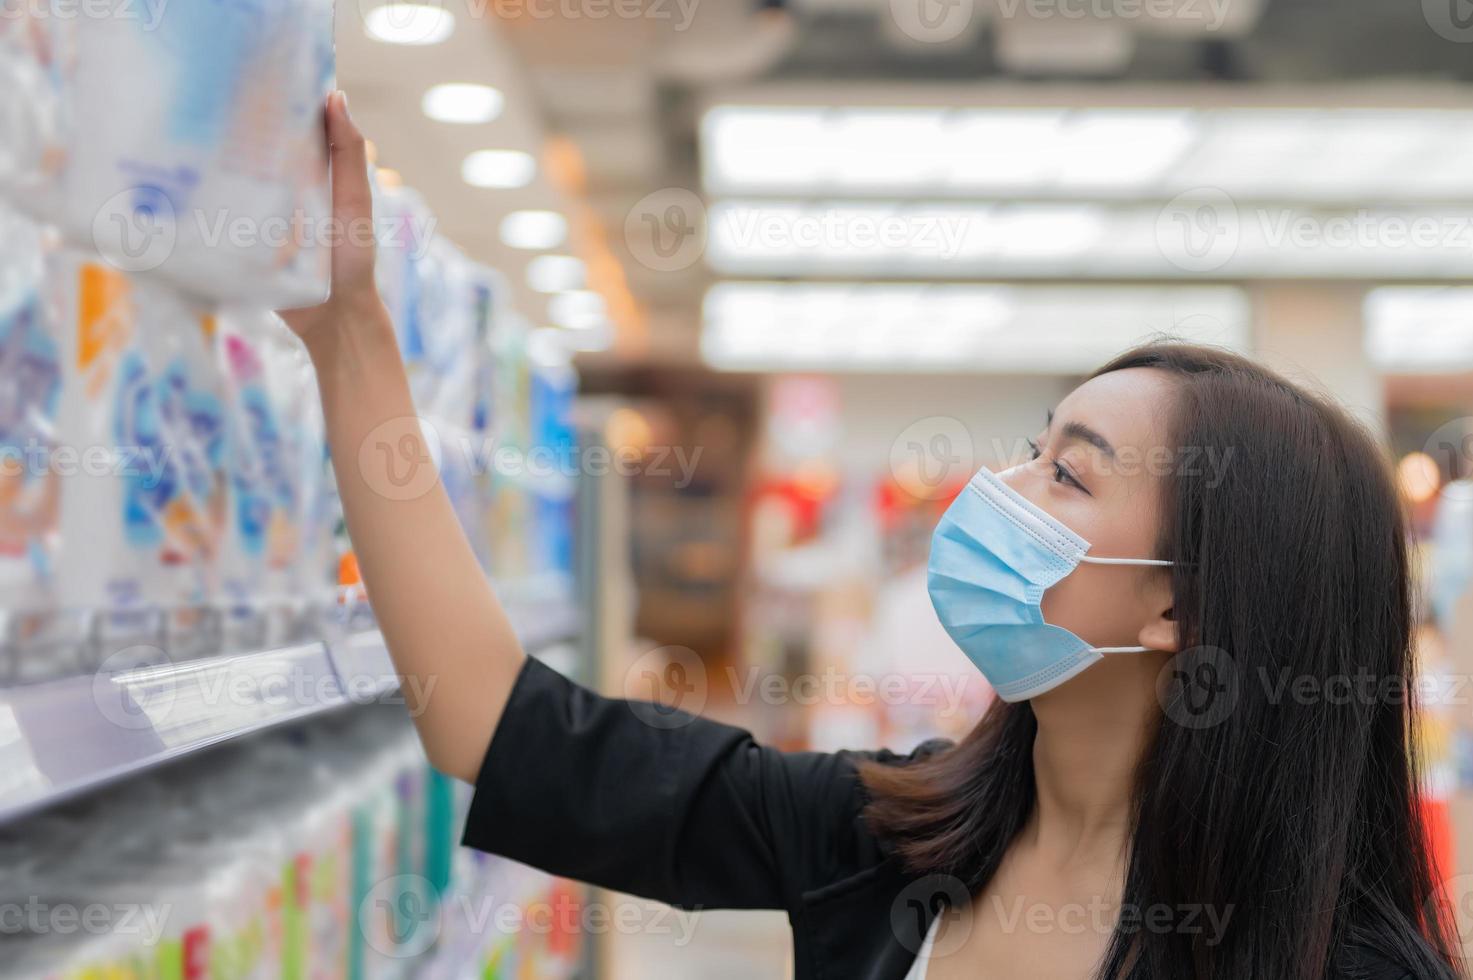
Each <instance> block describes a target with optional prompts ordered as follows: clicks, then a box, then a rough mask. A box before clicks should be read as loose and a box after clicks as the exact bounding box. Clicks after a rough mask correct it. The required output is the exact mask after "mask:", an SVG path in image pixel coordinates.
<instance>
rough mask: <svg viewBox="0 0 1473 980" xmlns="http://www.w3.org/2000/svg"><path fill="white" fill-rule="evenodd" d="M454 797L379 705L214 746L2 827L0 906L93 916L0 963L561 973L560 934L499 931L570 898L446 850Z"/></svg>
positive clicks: (354, 973)
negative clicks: (529, 965) (104, 830)
mask: <svg viewBox="0 0 1473 980" xmlns="http://www.w3.org/2000/svg"><path fill="white" fill-rule="evenodd" d="M469 797H470V789H469V787H466V786H463V785H460V784H456V783H454V782H453V781H451V780H449V779H447V778H446V777H444V776H442V775H440V774H438V773H436V772H435V771H434V770H433V769H431V768H430V767H429V765H428V763H427V762H426V760H425V758H424V755H423V753H422V752H421V750H420V747H419V742H418V740H417V738H416V737H415V735H414V733H413V729H412V727H411V726H410V724H409V721H408V720H407V719H406V718H405V717H404V715H403V713H402V712H397V711H393V710H391V709H388V708H383V707H379V708H365V709H363V710H361V711H357V712H347V713H343V714H339V715H335V716H333V717H332V718H331V719H322V720H320V721H319V722H314V723H313V724H311V725H307V726H295V727H291V728H287V729H283V730H281V731H279V732H275V733H272V734H270V735H267V736H264V737H262V738H260V739H255V740H252V741H249V742H242V743H238V744H235V745H232V746H228V747H222V748H221V749H219V750H217V752H216V753H214V754H212V755H211V756H209V757H205V758H200V759H198V760H194V761H193V762H191V763H188V764H186V765H184V766H182V767H180V768H176V769H174V770H171V771H170V773H169V774H168V776H167V777H165V776H164V775H161V774H160V775H153V776H148V777H144V778H142V779H138V780H134V781H132V782H129V783H127V784H125V785H122V786H119V787H117V788H115V789H113V790H110V791H108V792H106V793H104V794H101V795H100V796H98V797H94V798H91V799H89V800H87V801H85V802H84V803H83V804H82V805H80V806H77V807H73V808H68V809H63V810H58V811H53V812H51V813H47V814H45V815H42V816H40V817H37V818H36V819H34V820H33V821H31V822H29V823H27V824H25V825H24V826H20V827H11V828H7V829H5V830H3V831H0V854H3V856H4V860H5V865H6V868H7V872H8V873H7V875H6V877H5V879H4V881H3V883H0V898H3V899H4V900H6V901H20V900H21V897H22V896H24V906H23V907H25V908H28V909H34V910H38V911H37V912H36V914H37V915H41V916H43V917H44V915H45V913H44V912H41V911H39V910H42V909H51V908H58V907H67V906H69V905H71V904H73V903H75V902H77V901H78V900H79V899H85V900H87V901H89V902H90V903H91V904H90V905H89V906H88V907H89V908H90V909H93V910H94V911H95V912H96V913H97V914H96V915H94V916H93V917H92V918H91V919H90V920H89V923H88V925H87V926H86V927H78V928H77V929H75V930H71V931H69V932H67V933H62V932H61V931H60V930H55V931H47V930H39V929H32V930H27V929H25V928H22V929H19V930H17V929H13V928H9V927H7V929H6V931H5V933H4V934H3V935H0V962H3V963H4V967H5V971H6V972H5V975H6V976H17V977H22V978H27V980H62V978H73V977H77V978H81V977H120V978H122V977H130V978H133V977H183V978H187V977H205V976H209V977H284V978H287V977H327V976H337V977H353V978H365V977H371V978H384V980H396V978H407V977H446V978H451V977H455V978H460V977H466V976H503V975H511V974H504V973H496V972H494V970H495V967H496V964H499V963H506V962H517V961H522V962H535V963H536V964H537V972H536V973H535V975H536V976H539V977H548V978H556V977H562V976H568V975H570V968H571V966H572V964H573V963H574V961H575V959H576V957H577V955H578V952H579V946H580V938H579V936H578V935H577V934H576V932H573V931H570V930H562V931H558V930H557V929H555V928H554V929H544V930H536V929H529V930H515V931H509V930H505V929H504V928H502V924H503V923H505V922H507V921H515V919H514V918H513V917H522V918H523V919H525V918H526V917H528V916H529V911H528V910H529V909H531V908H533V907H534V906H537V905H538V904H539V903H550V902H552V901H562V900H563V899H562V898H560V896H562V895H565V894H567V893H568V889H569V888H570V887H571V886H569V885H567V884H566V883H562V882H558V881H556V880H555V879H552V878H551V877H549V876H547V875H543V874H540V873H538V872H534V871H532V870H531V869H528V868H524V867H521V866H513V865H510V864H508V863H507V862H504V861H499V860H497V859H495V858H492V857H490V856H487V855H481V854H474V853H472V852H469V851H460V850H459V849H458V848H457V847H456V844H457V841H458V838H459V828H460V824H461V822H462V821H463V820H464V814H465V811H466V808H467V807H468V806H469ZM100 825H106V826H108V827H110V828H112V832H111V833H109V834H97V833H95V829H96V828H97V827H98V826H100ZM16 907H17V908H18V909H19V908H21V907H22V906H21V905H17V906H16ZM483 916H484V918H483ZM102 919H105V921H100V920H102ZM487 923H491V925H490V926H489V927H488V926H487ZM468 924H469V926H470V927H468ZM554 925H556V923H554ZM519 975H526V974H519Z"/></svg>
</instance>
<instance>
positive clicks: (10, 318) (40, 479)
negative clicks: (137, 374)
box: [0, 212, 61, 612]
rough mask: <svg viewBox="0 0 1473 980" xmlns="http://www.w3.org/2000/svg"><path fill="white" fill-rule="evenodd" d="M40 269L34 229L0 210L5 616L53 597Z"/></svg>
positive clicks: (53, 500)
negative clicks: (7, 612)
mask: <svg viewBox="0 0 1473 980" xmlns="http://www.w3.org/2000/svg"><path fill="white" fill-rule="evenodd" d="M43 271H44V259H43V258H42V243H41V234H40V231H39V229H37V228H36V227H35V226H34V225H32V224H31V223H30V222H28V221H26V220H24V219H23V218H20V217H19V216H18V215H15V214H12V213H5V212H0V609H4V610H7V611H11V612H39V611H43V610H44V609H45V608H47V607H49V606H50V605H51V604H52V602H53V600H54V595H53V592H52V588H51V587H52V585H53V566H54V563H55V553H56V549H57V546H58V543H59V542H58V540H57V522H58V519H59V514H60V506H61V478H60V476H59V474H58V473H57V472H56V470H55V468H54V467H53V466H52V465H51V453H52V451H53V450H54V448H55V443H54V440H55V436H56V411H57V406H58V403H59V401H60V395H61V360H60V354H59V351H58V347H57V337H56V329H55V324H54V322H53V320H52V317H51V315H50V311H49V310H48V308H47V305H46V303H45V296H44V289H43V286H44V279H43Z"/></svg>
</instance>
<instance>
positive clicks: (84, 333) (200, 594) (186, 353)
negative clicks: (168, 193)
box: [49, 252, 225, 610]
mask: <svg viewBox="0 0 1473 980" xmlns="http://www.w3.org/2000/svg"><path fill="white" fill-rule="evenodd" d="M49 279H50V282H49V288H50V290H51V291H52V295H53V297H54V309H55V310H56V311H57V313H56V315H57V317H58V324H59V332H60V336H61V343H60V349H61V352H62V361H63V363H64V365H65V383H64V384H63V387H62V398H61V406H60V409H59V411H58V425H57V429H58V436H59V437H58V443H59V445H60V447H61V451H59V453H58V456H59V458H58V460H57V465H58V466H65V468H66V472H65V473H64V476H65V478H66V479H65V484H64V488H63V493H62V502H61V521H60V523H61V539H62V541H63V547H62V549H61V555H60V559H59V561H58V570H57V577H58V582H59V589H60V592H61V594H62V595H64V596H65V597H66V601H67V602H68V603H70V604H74V605H75V606H77V607H80V608H85V609H95V610H128V609H137V608H142V607H147V608H158V609H166V610H167V609H176V608H181V607H183V608H194V607H198V606H200V605H201V604H203V603H205V602H207V601H209V599H210V598H211V594H212V584H211V583H212V579H213V574H214V565H213V563H214V560H215V558H216V556H217V555H218V553H219V549H220V544H221V540H222V538H223V532H224V526H225V520H224V518H225V494H224V489H225V470H224V461H225V456H224V446H225V443H224V404H223V402H222V400H221V393H220V388H219V378H218V374H217V372H216V370H215V366H214V360H213V357H212V355H211V353H210V347H209V343H210V338H209V331H210V322H211V321H210V319H209V318H208V317H206V316H203V315H201V314H200V313H199V312H198V311H196V310H193V309H191V308H190V307H189V306H188V305H186V304H185V303H183V302H182V301H181V300H179V299H178V298H177V297H175V296H174V295H173V294H171V293H169V292H167V291H165V290H162V289H160V288H158V287H156V286H153V285H151V284H145V283H142V282H138V281H135V280H133V279H130V278H129V277H127V276H124V275H122V274H121V273H119V272H118V271H117V270H115V269H112V268H109V267H108V266H106V265H104V264H102V263H99V262H96V261H93V260H90V259H87V258H86V257H83V256H79V255H77V254H75V253H70V252H65V253H60V254H58V255H57V256H56V257H55V260H54V261H53V262H52V264H51V267H50V271H49Z"/></svg>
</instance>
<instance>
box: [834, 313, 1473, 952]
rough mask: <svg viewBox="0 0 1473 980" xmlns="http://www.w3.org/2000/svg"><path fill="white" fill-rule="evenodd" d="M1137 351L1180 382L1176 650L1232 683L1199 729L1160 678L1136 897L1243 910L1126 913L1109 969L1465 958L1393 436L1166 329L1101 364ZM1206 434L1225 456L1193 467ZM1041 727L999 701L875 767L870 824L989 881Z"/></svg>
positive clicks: (1120, 364)
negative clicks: (1423, 692) (1218, 712)
mask: <svg viewBox="0 0 1473 980" xmlns="http://www.w3.org/2000/svg"><path fill="white" fill-rule="evenodd" d="M1135 367H1149V368H1156V369H1159V370H1161V371H1165V372H1167V373H1168V374H1169V375H1171V376H1172V378H1173V380H1174V382H1175V405H1174V406H1173V409H1172V417H1171V418H1170V419H1169V429H1170V435H1169V439H1170V440H1171V443H1172V444H1173V445H1174V446H1176V447H1177V448H1178V450H1179V452H1178V455H1177V465H1175V466H1173V467H1170V472H1167V473H1164V474H1163V477H1162V479H1163V481H1164V483H1163V488H1162V500H1163V520H1162V526H1161V534H1160V540H1159V542H1158V546H1157V547H1158V551H1157V554H1158V555H1159V556H1161V557H1165V558H1170V559H1173V560H1174V561H1175V563H1176V564H1175V566H1174V568H1173V573H1172V588H1173V601H1174V604H1175V614H1176V621H1177V629H1178V636H1179V641H1180V644H1181V649H1182V650H1183V651H1184V653H1183V654H1182V655H1181V657H1179V658H1178V659H1179V660H1180V659H1181V658H1197V659H1198V666H1200V665H1201V664H1202V663H1208V664H1210V666H1211V668H1212V669H1213V670H1214V671H1216V672H1217V673H1218V675H1219V676H1221V677H1225V678H1227V679H1229V680H1231V681H1233V682H1234V683H1233V684H1232V687H1231V688H1227V687H1224V686H1222V685H1219V688H1220V689H1221V691H1228V692H1229V693H1230V694H1231V696H1232V697H1233V698H1234V699H1235V700H1233V701H1232V702H1231V705H1230V709H1229V710H1227V711H1226V712H1224V713H1223V714H1224V716H1223V717H1221V718H1214V719H1211V720H1210V721H1211V723H1203V724H1197V723H1193V722H1192V720H1191V719H1192V717H1193V716H1192V715H1190V713H1187V714H1184V713H1183V712H1182V710H1179V709H1182V708H1183V706H1182V705H1181V704H1180V703H1175V702H1173V700H1172V698H1173V697H1184V696H1187V694H1188V692H1187V691H1185V689H1179V690H1177V692H1176V694H1175V695H1173V694H1171V693H1169V692H1170V691H1171V685H1164V686H1162V687H1161V688H1160V690H1161V691H1162V692H1163V694H1162V697H1163V701H1162V706H1163V709H1164V710H1163V712H1162V715H1161V719H1160V722H1159V724H1158V725H1157V728H1156V731H1155V734H1154V736H1153V737H1152V739H1151V741H1150V744H1149V746H1148V748H1147V749H1146V751H1145V753H1144V757H1143V758H1142V759H1141V760H1140V762H1139V765H1138V769H1137V774H1136V782H1135V787H1134V797H1133V798H1134V806H1135V814H1134V817H1135V820H1134V827H1133V830H1132V833H1131V840H1130V846H1129V857H1128V867H1127V872H1126V877H1125V883H1124V895H1123V899H1122V901H1123V904H1124V907H1125V908H1129V909H1135V910H1147V909H1152V908H1162V907H1164V908H1168V909H1172V910H1180V909H1184V908H1196V909H1213V910H1218V912H1219V914H1220V915H1230V918H1228V920H1227V926H1226V928H1225V929H1223V930H1222V931H1221V934H1220V935H1214V934H1212V932H1211V931H1210V930H1205V929H1189V928H1179V929H1178V928H1171V929H1151V928H1124V927H1122V926H1121V925H1117V926H1116V928H1115V931H1114V933H1113V935H1112V937H1111V941H1110V944H1109V947H1108V950H1107V952H1106V954H1105V957H1104V959H1103V961H1102V963H1101V966H1100V970H1099V973H1098V976H1099V977H1100V978H1105V980H1117V978H1126V977H1129V978H1133V980H1134V978H1150V980H1178V978H1185V977H1191V978H1197V980H1247V978H1254V980H1289V978H1294V980H1301V978H1302V980H1321V978H1323V977H1325V976H1326V973H1327V970H1329V969H1330V968H1331V965H1332V964H1333V963H1335V961H1336V957H1337V955H1338V954H1339V951H1341V950H1344V949H1345V948H1347V947H1349V946H1368V947H1371V948H1373V949H1375V950H1376V951H1378V952H1379V953H1381V954H1382V955H1384V956H1386V957H1389V958H1391V959H1394V960H1396V961H1398V962H1400V963H1402V964H1403V965H1404V966H1405V967H1407V968H1409V969H1411V970H1412V972H1413V975H1415V976H1418V977H1424V976H1426V977H1453V976H1455V974H1456V970H1457V968H1458V966H1459V959H1458V954H1457V953H1456V951H1455V939H1454V936H1453V932H1452V929H1451V928H1450V925H1449V916H1448V913H1447V911H1446V909H1445V908H1444V906H1443V903H1442V901H1441V898H1440V889H1439V886H1438V884H1437V882H1436V873H1435V871H1434V868H1433V864H1432V860H1431V858H1430V856H1429V851H1428V846H1427V841H1426V839H1425V836H1424V829H1423V828H1424V827H1425V823H1424V821H1423V815H1422V812H1421V804H1420V794H1419V792H1418V790H1419V787H1420V782H1419V781H1420V769H1419V763H1418V757H1417V751H1416V739H1415V727H1416V720H1415V717H1414V714H1415V711H1414V705H1413V703H1412V702H1411V699H1410V697H1409V695H1410V694H1411V693H1412V691H1413V684H1412V680H1413V663H1412V651H1411V633H1412V626H1413V595H1412V585H1411V575H1410V571H1409V565H1408V553H1407V540H1406V519H1405V512H1404V509H1403V507H1402V505H1401V502H1400V499H1399V497H1398V495H1397V492H1396V489H1395V485H1394V483H1393V480H1392V477H1391V473H1390V467H1389V466H1388V462H1387V459H1386V457H1385V455H1384V453H1383V451H1382V450H1381V449H1380V448H1379V447H1378V445H1377V444H1376V442H1375V441H1374V439H1373V438H1372V437H1371V436H1370V435H1369V434H1368V433H1367V432H1366V431H1365V429H1363V428H1362V427H1361V426H1360V425H1359V424H1358V423H1356V422H1355V421H1354V420H1353V419H1352V418H1351V417H1350V416H1349V415H1348V414H1347V413H1346V412H1345V411H1344V410H1342V409H1341V408H1339V407H1338V406H1336V405H1335V404H1334V403H1333V402H1331V401H1330V400H1329V399H1328V398H1325V397H1322V396H1320V395H1318V394H1316V393H1313V392H1310V391H1307V390H1305V389H1303V388H1300V387H1298V386H1296V385H1294V384H1292V383H1291V382H1289V381H1287V380H1285V379H1284V378H1282V377H1280V376H1279V375H1277V374H1275V373H1273V372H1272V371H1269V370H1268V369H1266V368H1264V367H1262V366H1260V365H1258V364H1255V363H1253V362H1252V361H1250V360H1247V359H1246V358H1243V357H1241V356H1238V355H1236V354H1233V353H1229V352H1227V351H1223V350H1218V349H1215V348H1211V347H1202V346H1196V345H1189V344H1179V343H1170V342H1163V343H1152V344H1147V345H1145V346H1142V347H1138V348H1136V349H1134V350H1131V351H1128V352H1126V353H1124V354H1122V355H1120V356H1118V357H1116V358H1115V359H1114V360H1112V361H1110V362H1109V363H1108V364H1106V365H1105V366H1104V367H1102V368H1100V369H1099V370H1098V371H1096V372H1095V376H1098V375H1100V374H1105V373H1108V372H1111V371H1119V370H1123V369H1125V368H1135ZM1208 449H1212V450H1214V451H1216V452H1217V453H1218V456H1219V458H1222V455H1223V454H1224V453H1227V452H1231V454H1232V455H1231V457H1230V458H1229V459H1228V462H1227V465H1225V466H1219V467H1216V468H1213V467H1208V466H1205V465H1201V464H1200V462H1199V463H1198V465H1189V462H1188V461H1189V459H1190V458H1191V457H1192V456H1193V455H1195V454H1197V453H1203V452H1205V451H1206V450H1208ZM1229 675H1230V676H1229ZM1286 677H1287V678H1289V679H1290V685H1291V686H1288V687H1286V686H1285V684H1284V679H1285V678H1286ZM1293 678H1300V679H1305V678H1307V679H1310V680H1311V681H1314V682H1317V684H1318V686H1313V687H1312V688H1305V687H1303V686H1301V687H1299V688H1297V689H1296V688H1295V687H1293V686H1292V685H1293V684H1294V683H1295V681H1294V680H1293ZM1332 679H1340V683H1339V684H1338V685H1337V684H1335V683H1334V682H1333V681H1332ZM1310 689H1312V690H1314V691H1317V692H1320V693H1319V696H1312V697H1311V696H1305V694H1304V692H1305V691H1306V690H1310ZM1296 690H1297V691H1298V692H1299V693H1298V694H1297V695H1296V693H1295V692H1296ZM1173 719H1176V720H1173ZM1036 730H1037V722H1036V721H1035V719H1034V715H1033V710H1032V708H1031V707H1030V705H1029V704H1028V703H1026V702H1024V703H1019V704H1007V703H1004V702H1001V701H999V702H997V703H995V704H994V705H993V706H992V708H991V709H990V710H989V711H988V712H987V714H986V716H985V717H984V718H983V720H982V721H981V722H980V723H979V724H978V726H977V727H976V729H975V730H973V731H972V732H971V734H969V735H968V736H967V737H966V738H965V739H963V740H962V741H961V742H960V743H958V744H957V745H955V746H953V747H951V748H949V749H946V750H944V751H942V752H940V753H937V754H935V755H933V756H931V757H929V758H927V759H925V760H923V761H920V762H916V763H913V764H911V765H908V766H886V765H878V764H869V765H866V766H864V767H863V768H862V770H861V776H862V778H863V780H864V783H865V787H866V789H867V791H868V794H869V799H870V802H869V804H868V806H867V809H866V818H867V820H868V821H869V823H870V826H871V827H872V828H873V829H874V830H875V831H876V832H878V833H879V834H880V835H881V836H882V837H884V838H887V839H889V840H891V841H892V842H893V843H894V845H895V847H896V850H897V853H898V854H899V856H900V857H901V859H902V860H903V861H904V862H905V864H906V865H907V867H908V868H909V869H910V870H911V871H914V872H918V873H929V874H940V875H947V876H952V877H954V878H956V879H959V880H960V881H961V882H962V883H963V884H964V885H965V886H966V888H967V889H968V890H969V891H970V892H971V893H973V894H975V893H976V892H977V891H978V890H980V889H981V888H982V887H983V886H984V885H985V884H986V883H987V882H988V881H989V880H990V879H991V878H992V876H993V875H994V873H996V871H997V869H998V866H999V864H1000V862H1001V860H1002V858H1003V855H1004V853H1005V851H1006V850H1007V848H1008V846H1009V845H1010V843H1011V842H1012V840H1013V838H1014V837H1015V836H1016V835H1017V833H1018V831H1019V830H1020V828H1021V827H1022V826H1023V825H1024V823H1025V821H1026V820H1027V818H1028V816H1029V814H1030V812H1031V810H1032V808H1033V805H1034V772H1033V751H1032V750H1033V738H1034V734H1035V732H1036Z"/></svg>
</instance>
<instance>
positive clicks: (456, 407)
mask: <svg viewBox="0 0 1473 980" xmlns="http://www.w3.org/2000/svg"><path fill="white" fill-rule="evenodd" d="M415 273H416V276H417V277H418V280H419V285H418V288H417V294H418V300H419V303H418V310H417V312H416V313H415V315H414V318H413V321H414V323H416V324H417V325H418V334H419V351H418V357H416V358H415V359H414V361H412V362H411V363H410V365H409V366H410V368H411V373H410V386H411V388H412V390H413V392H414V403H415V407H416V408H418V409H419V411H420V413H421V414H425V415H431V416H434V417H435V418H437V419H441V420H443V421H445V422H447V423H449V424H451V425H455V426H469V425H470V424H471V423H472V421H473V416H474V413H475V397H476V387H475V386H476V362H475V359H474V358H473V357H468V356H466V355H467V352H469V351H471V350H473V349H474V347H475V344H476V331H477V326H478V323H477V316H478V309H477V306H478V301H479V298H480V297H479V296H478V290H477V287H478V286H479V285H481V283H480V281H479V276H480V273H479V269H478V267H477V266H475V265H474V264H472V263H471V261H470V260H469V259H467V258H466V257H465V256H464V255H463V254H461V252H460V250H459V249H457V248H456V247H455V246H454V245H451V244H450V243H449V242H447V241H445V240H444V239H443V238H436V239H435V240H434V241H432V242H431V243H430V247H429V249H428V250H427V251H426V253H425V255H424V257H423V258H422V259H421V260H420V261H419V262H418V263H417V264H416V266H415Z"/></svg>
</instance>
